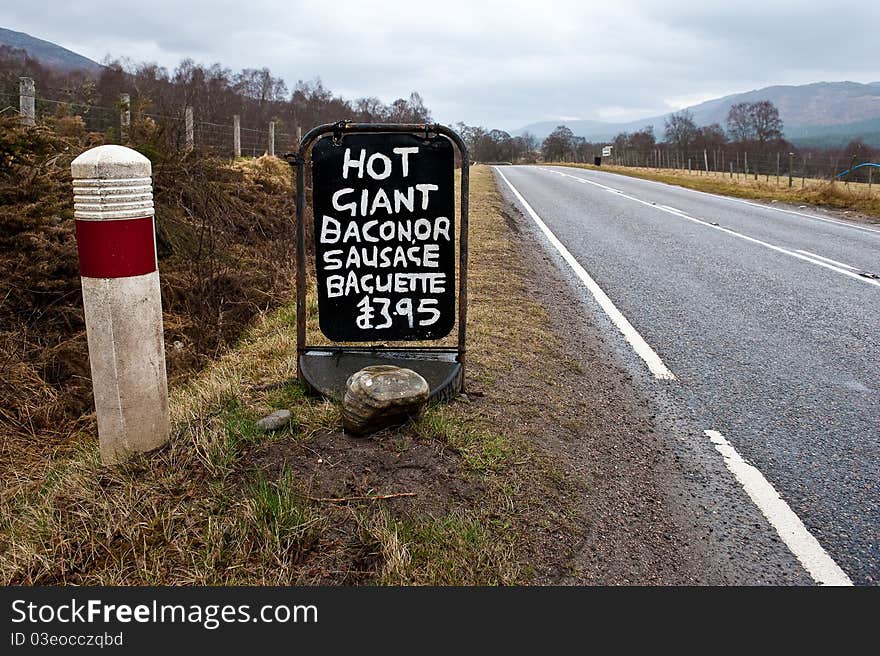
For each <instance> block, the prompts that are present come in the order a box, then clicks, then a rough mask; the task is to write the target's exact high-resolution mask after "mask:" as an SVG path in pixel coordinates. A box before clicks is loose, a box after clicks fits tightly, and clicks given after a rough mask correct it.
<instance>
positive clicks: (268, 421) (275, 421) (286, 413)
mask: <svg viewBox="0 0 880 656" xmlns="http://www.w3.org/2000/svg"><path fill="white" fill-rule="evenodd" d="M292 418H293V413H292V412H290V410H276V411H275V412H273V413H272V414H271V415H268V416H266V417H263V418H262V419H260V420H259V421H258V422H256V424H254V425H255V426H256V427H257V430H259V431H262V432H263V433H271V432H272V431H277V430H282V429H284V428H287V427H288V426H290V420H291V419H292Z"/></svg>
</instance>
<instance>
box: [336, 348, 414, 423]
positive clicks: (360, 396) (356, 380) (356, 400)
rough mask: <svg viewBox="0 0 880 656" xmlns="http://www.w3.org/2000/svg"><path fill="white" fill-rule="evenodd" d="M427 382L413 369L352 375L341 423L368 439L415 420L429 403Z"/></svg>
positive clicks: (381, 369)
mask: <svg viewBox="0 0 880 656" xmlns="http://www.w3.org/2000/svg"><path fill="white" fill-rule="evenodd" d="M429 394H430V388H429V387H428V383H427V381H425V379H424V378H422V377H421V376H420V375H419V374H417V373H416V372H415V371H413V370H412V369H404V368H403V367H395V366H391V365H375V366H372V367H365V368H363V369H361V370H360V371H357V372H355V373H354V374H352V375H351V377H350V378H349V379H348V382H347V383H346V384H345V396H344V398H343V401H342V423H343V426H345V430H346V431H348V432H349V433H353V434H355V435H368V434H370V433H375V432H376V431H380V430H382V429H383V428H389V427H391V426H397V425H399V424H402V423H404V422H405V421H406V420H407V419H409V418H411V417H417V416H418V415H419V413H421V411H422V409H423V408H424V407H425V404H426V403H427V401H428V396H429Z"/></svg>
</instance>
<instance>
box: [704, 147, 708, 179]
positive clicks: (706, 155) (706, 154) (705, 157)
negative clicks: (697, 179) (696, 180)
mask: <svg viewBox="0 0 880 656" xmlns="http://www.w3.org/2000/svg"><path fill="white" fill-rule="evenodd" d="M703 164H705V165H706V175H709V153H707V152H706V149H705V148H703Z"/></svg>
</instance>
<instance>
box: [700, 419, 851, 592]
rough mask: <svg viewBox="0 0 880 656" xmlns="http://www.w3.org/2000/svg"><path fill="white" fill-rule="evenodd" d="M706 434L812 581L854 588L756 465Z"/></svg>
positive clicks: (720, 438)
mask: <svg viewBox="0 0 880 656" xmlns="http://www.w3.org/2000/svg"><path fill="white" fill-rule="evenodd" d="M705 433H706V435H707V436H708V437H709V439H710V440H711V441H712V444H714V445H715V449H716V450H717V451H718V453H720V454H721V456H722V457H723V458H724V464H725V465H727V468H728V469H729V470H730V471H731V473H732V474H733V475H734V476H735V477H736V480H737V481H739V483H740V485H742V487H743V489H744V490H745V491H746V494H748V495H749V497H751V499H752V501H754V502H755V505H756V506H758V509H759V510H760V511H761V512H762V513H763V514H764V517H766V518H767V521H768V522H770V525H771V526H772V527H773V528H774V529H776V532H777V533H778V534H779V537H780V538H781V539H782V541H783V542H784V543H785V544H786V546H787V547H788V548H789V549H790V550H791V552H792V553H793V554H794V555H795V557H796V558H797V559H798V560H799V561H800V562H801V564H802V565H803V566H804V569H806V570H807V572H808V573H809V574H810V576H812V577H813V580H814V581H816V583H818V584H819V585H839V586H842V585H852V584H853V583H852V581H851V580H850V578H849V577H848V576H847V575H846V572H844V571H843V570H842V569H841V568H840V566H839V565H838V564H837V563H836V562H834V559H833V558H831V556H829V555H828V552H827V551H825V549H823V548H822V545H821V544H819V541H818V540H816V538H815V537H813V534H812V533H810V531H809V530H807V527H806V526H804V523H803V522H802V521H801V520H800V518H799V517H798V516H797V515H796V514H795V512H794V511H793V510H792V509H791V507H790V506H789V505H788V504H787V503H786V502H785V500H784V499H782V497H780V496H779V493H778V492H777V491H776V488H774V487H773V485H772V484H771V483H770V481H768V480H767V479H766V478H764V475H763V474H762V473H761V472H760V471H758V469H757V468H756V467H755V466H754V465H751V464H749V463H747V462H746V461H745V460H743V458H742V456H741V455H740V454H739V453H738V452H737V450H736V449H735V448H733V445H731V443H730V442H728V441H727V439H726V438H725V437H724V436H723V435H722V434H721V433H719V432H718V431H714V430H707V431H705Z"/></svg>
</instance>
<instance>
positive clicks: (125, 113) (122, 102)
mask: <svg viewBox="0 0 880 656" xmlns="http://www.w3.org/2000/svg"><path fill="white" fill-rule="evenodd" d="M130 127H131V96H129V95H128V94H127V93H122V94H120V95H119V139H120V141H121V142H122V143H127V142H128V132H129V128H130Z"/></svg>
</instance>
